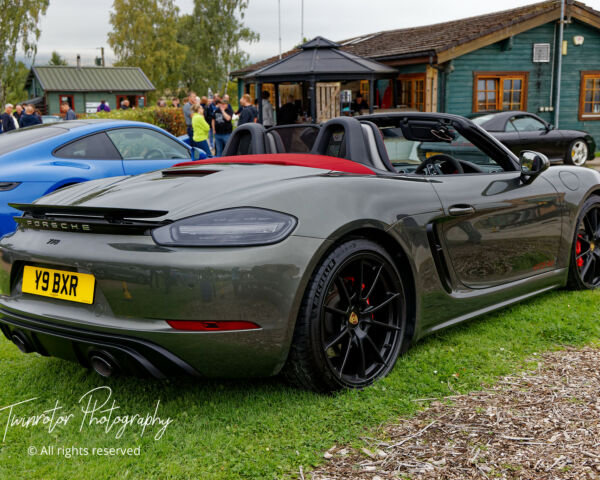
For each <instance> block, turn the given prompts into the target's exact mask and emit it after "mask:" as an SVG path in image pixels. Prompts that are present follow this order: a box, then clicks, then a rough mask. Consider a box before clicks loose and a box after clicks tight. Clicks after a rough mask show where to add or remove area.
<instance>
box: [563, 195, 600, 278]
mask: <svg viewBox="0 0 600 480" xmlns="http://www.w3.org/2000/svg"><path fill="white" fill-rule="evenodd" d="M572 250H573V251H572V254H571V265H570V269H569V285H570V286H571V287H573V288H576V289H579V290H581V289H593V288H598V287H599V286H600V197H598V196H597V195H592V196H591V197H590V198H589V199H588V200H586V202H585V203H584V204H583V207H582V209H581V213H580V214H579V217H578V219H577V227H576V230H575V238H574V241H573V249H572Z"/></svg>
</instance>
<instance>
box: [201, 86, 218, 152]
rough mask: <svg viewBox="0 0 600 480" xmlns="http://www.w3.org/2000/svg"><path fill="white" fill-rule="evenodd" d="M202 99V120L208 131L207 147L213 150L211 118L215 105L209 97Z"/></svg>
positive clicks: (213, 135)
mask: <svg viewBox="0 0 600 480" xmlns="http://www.w3.org/2000/svg"><path fill="white" fill-rule="evenodd" d="M202 99H203V100H204V99H206V100H205V101H204V104H203V106H202V107H203V108H204V119H205V120H206V123H208V125H209V127H210V130H209V131H208V145H209V146H210V148H211V150H214V148H215V131H214V130H213V128H212V118H213V113H214V109H215V105H214V103H213V99H212V98H210V97H205V96H203V97H202Z"/></svg>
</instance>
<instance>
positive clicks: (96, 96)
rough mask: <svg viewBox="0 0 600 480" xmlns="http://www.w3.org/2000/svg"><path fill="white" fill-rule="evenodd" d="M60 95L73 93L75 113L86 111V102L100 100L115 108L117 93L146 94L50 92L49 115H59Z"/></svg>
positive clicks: (134, 93) (120, 93)
mask: <svg viewBox="0 0 600 480" xmlns="http://www.w3.org/2000/svg"><path fill="white" fill-rule="evenodd" d="M60 95H73V100H74V103H75V106H74V110H75V113H78V114H82V113H85V104H86V102H100V100H106V101H107V102H108V104H109V106H110V108H111V109H112V110H114V109H115V108H116V106H117V95H145V94H143V93H140V92H117V93H114V92H113V93H108V92H86V93H81V92H67V91H65V92H60V94H59V93H56V92H49V93H48V94H47V96H46V99H47V102H48V114H49V115H58V114H59V113H60V102H59V99H58V98H59V96H60ZM146 101H147V97H146Z"/></svg>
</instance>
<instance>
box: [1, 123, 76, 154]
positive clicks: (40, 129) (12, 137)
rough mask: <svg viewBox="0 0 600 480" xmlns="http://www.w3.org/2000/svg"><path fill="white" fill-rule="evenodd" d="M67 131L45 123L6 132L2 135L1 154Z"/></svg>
mask: <svg viewBox="0 0 600 480" xmlns="http://www.w3.org/2000/svg"><path fill="white" fill-rule="evenodd" d="M65 132H66V130H65V129H63V128H57V127H47V126H45V125H40V126H37V127H29V128H24V129H22V130H21V129H19V130H11V131H10V132H5V133H3V134H1V135H0V155H5V154H7V153H10V152H12V151H14V150H18V149H19V148H23V147H28V146H29V145H32V144H34V143H37V142H39V141H40V140H46V139H47V138H52V137H56V136H58V135H61V134H63V133H65Z"/></svg>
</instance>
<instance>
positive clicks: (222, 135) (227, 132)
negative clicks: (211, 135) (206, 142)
mask: <svg viewBox="0 0 600 480" xmlns="http://www.w3.org/2000/svg"><path fill="white" fill-rule="evenodd" d="M215 103H216V107H217V108H216V110H215V113H214V115H213V118H212V127H213V130H214V131H215V149H216V151H217V153H216V156H217V157H220V156H221V154H222V153H223V149H224V148H225V145H226V144H227V141H228V140H229V137H230V136H231V132H232V131H233V126H232V125H231V117H232V116H233V109H232V108H231V106H230V105H229V104H227V103H224V102H222V101H221V100H217V101H216V102H215Z"/></svg>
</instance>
